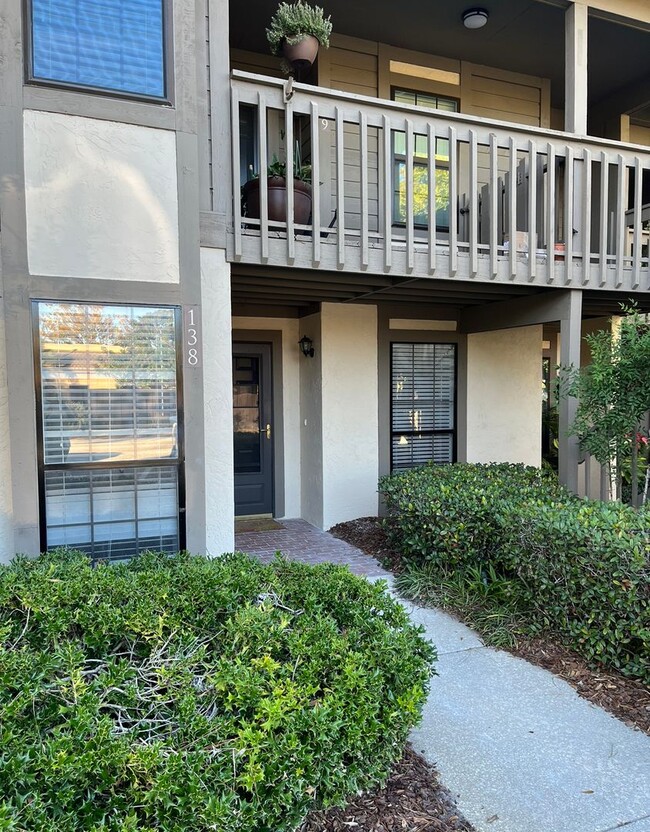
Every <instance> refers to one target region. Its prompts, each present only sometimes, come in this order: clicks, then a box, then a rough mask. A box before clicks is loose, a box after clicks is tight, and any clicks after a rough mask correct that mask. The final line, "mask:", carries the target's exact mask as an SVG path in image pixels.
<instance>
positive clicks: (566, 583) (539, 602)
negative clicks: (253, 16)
mask: <svg viewBox="0 0 650 832" xmlns="http://www.w3.org/2000/svg"><path fill="white" fill-rule="evenodd" d="M380 489H381V491H382V492H383V494H384V497H385V500H386V503H387V505H388V508H389V510H390V513H391V515H392V519H393V521H392V523H391V524H390V528H391V530H392V532H391V533H392V542H393V545H394V546H395V547H397V548H398V549H400V550H401V551H402V552H403V553H404V554H405V555H406V556H407V557H409V558H412V559H414V560H415V561H418V562H427V563H430V564H433V565H435V566H437V567H439V569H440V571H441V572H445V571H446V572H448V573H449V572H452V571H453V572H455V573H457V574H458V573H461V574H462V572H463V571H464V570H467V571H468V574H469V571H470V570H476V568H479V569H484V570H485V575H486V576H487V575H489V574H491V575H494V576H496V577H497V578H498V579H507V580H509V581H510V582H511V583H510V587H511V589H512V591H513V593H514V595H515V597H516V601H517V605H518V607H519V608H520V609H521V610H523V611H524V613H525V615H526V618H527V619H528V621H529V622H530V624H531V625H533V627H535V628H537V629H539V630H541V629H546V630H552V631H555V632H556V633H560V634H561V635H562V636H563V637H565V639H566V640H568V642H569V643H570V644H571V646H573V647H574V648H575V649H576V650H577V651H578V652H580V653H581V654H582V655H583V656H584V657H585V658H587V659H588V660H589V661H598V662H601V663H603V664H606V665H609V666H611V667H614V668H616V669H618V670H620V671H621V672H622V673H624V674H626V675H629V676H634V677H638V678H640V679H643V680H644V681H646V682H650V618H649V615H650V613H649V609H650V608H649V598H650V589H649V587H650V581H649V579H650V567H649V563H650V513H649V512H647V511H642V512H635V511H634V510H633V509H631V508H629V507H627V506H623V505H621V504H619V503H601V502H595V501H590V500H581V499H578V498H577V497H575V496H573V495H571V494H569V493H568V492H567V491H566V490H564V489H563V488H562V487H561V486H560V485H558V483H557V481H556V480H555V478H554V476H553V475H552V474H548V473H545V472H543V471H540V470H538V469H535V468H524V467H523V466H519V465H496V464H494V465H450V466H430V467H427V468H422V469H415V470H412V471H408V472H405V473H399V474H394V475H392V476H390V477H386V478H384V479H383V480H382V481H381V484H380ZM474 574H475V571H474ZM487 579H488V578H487V577H486V580H487Z"/></svg>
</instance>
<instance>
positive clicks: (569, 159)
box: [564, 147, 573, 284]
mask: <svg viewBox="0 0 650 832" xmlns="http://www.w3.org/2000/svg"><path fill="white" fill-rule="evenodd" d="M564 266H565V281H566V283H567V284H569V283H571V281H572V280H573V148H571V147H567V149H566V155H565V168H564Z"/></svg>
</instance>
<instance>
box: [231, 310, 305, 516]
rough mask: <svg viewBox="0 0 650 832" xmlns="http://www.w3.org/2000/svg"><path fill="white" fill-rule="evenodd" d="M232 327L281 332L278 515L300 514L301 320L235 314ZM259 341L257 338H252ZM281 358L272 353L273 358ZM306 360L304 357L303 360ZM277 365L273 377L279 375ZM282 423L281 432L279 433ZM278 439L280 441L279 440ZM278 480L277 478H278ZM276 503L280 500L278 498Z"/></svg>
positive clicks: (276, 396)
mask: <svg viewBox="0 0 650 832" xmlns="http://www.w3.org/2000/svg"><path fill="white" fill-rule="evenodd" d="M232 328H233V330H242V329H243V330H247V329H250V330H255V331H263V332H277V331H280V333H281V340H282V358H281V360H282V373H281V377H282V389H281V390H277V389H274V391H273V407H274V410H275V408H277V407H278V406H279V402H280V401H281V402H282V419H281V420H278V418H277V415H278V414H277V412H274V422H275V437H276V443H275V451H276V454H278V453H281V454H282V467H283V468H284V471H283V489H284V512H283V513H282V514H278V515H277V516H278V517H287V518H290V517H300V359H301V355H300V350H299V349H298V339H299V338H300V335H302V334H303V333H302V332H301V333H300V334H299V321H298V320H297V319H296V318H255V317H234V318H233V319H232ZM253 340H256V339H253ZM277 360H278V356H277V355H275V354H274V355H273V361H274V362H276V361H277ZM302 360H303V361H305V359H304V358H303V359H302ZM275 369H276V368H275V367H274V373H273V375H274V379H277V374H276V372H275ZM279 424H281V429H282V435H281V437H280V436H279V435H278V425H279ZM278 439H280V440H281V441H280V442H278ZM276 483H277V480H276ZM276 506H277V499H276Z"/></svg>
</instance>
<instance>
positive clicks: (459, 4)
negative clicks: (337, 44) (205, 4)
mask: <svg viewBox="0 0 650 832" xmlns="http://www.w3.org/2000/svg"><path fill="white" fill-rule="evenodd" d="M648 2H650V0H648ZM322 4H323V6H324V7H325V10H326V12H327V13H328V14H331V16H332V22H333V24H334V31H335V32H338V33H340V34H345V35H351V36H354V37H359V38H365V39H367V40H372V41H379V42H382V43H387V44H391V45H393V46H398V47H403V48H407V49H413V50H416V51H419V52H427V53H429V54H432V55H441V56H444V57H450V58H461V59H465V60H468V61H472V62H473V63H479V64H486V65H488V66H493V67H498V68H502V69H510V70H513V71H515V72H523V73H527V74H529V75H539V76H542V77H544V78H550V79H551V84H552V100H553V105H554V106H561V105H562V103H563V100H564V9H563V8H562V6H563V5H566V3H563V2H562V0H557V3H551V2H540V0H490V2H486V3H485V4H484V5H485V7H486V8H487V9H488V10H489V12H490V19H489V22H488V24H487V26H486V27H485V28H483V29H479V30H476V31H470V30H468V29H465V28H464V26H463V25H462V22H461V15H462V12H463V11H464V10H465V9H467V8H468V7H471V6H472V5H473V3H472V2H471V0H407V2H402V3H396V2H395V0H374V2H372V3H370V2H369V0H364V1H363V2H359V0H355V2H349V0H322ZM479 5H481V4H479ZM276 7H277V3H276V0H247V2H242V0H231V3H230V15H231V46H233V47H235V48H239V49H249V50H252V51H255V52H266V51H267V48H268V47H267V43H266V37H265V28H266V26H267V25H268V22H269V20H270V18H271V16H272V14H273V12H274V10H275V8H276ZM589 47H590V53H589V82H590V87H589V94H590V101H591V102H592V103H594V102H597V101H600V100H601V99H603V98H605V97H607V96H608V95H611V94H612V93H614V92H615V91H616V90H618V89H620V88H623V87H627V86H629V85H630V84H632V83H634V82H636V81H638V80H640V79H642V78H643V77H648V76H650V33H648V32H647V31H643V30H640V29H635V28H632V27H629V26H621V25H619V24H616V23H613V22H611V21H608V20H602V19H598V18H593V17H592V18H590V27H589ZM612 56H616V60H615V61H613V60H612Z"/></svg>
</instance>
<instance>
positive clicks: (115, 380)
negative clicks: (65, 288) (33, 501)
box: [34, 303, 183, 558]
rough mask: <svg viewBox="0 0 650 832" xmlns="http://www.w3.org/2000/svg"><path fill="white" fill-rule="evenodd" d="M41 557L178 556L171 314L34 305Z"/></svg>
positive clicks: (174, 329) (174, 343)
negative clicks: (49, 553)
mask: <svg viewBox="0 0 650 832" xmlns="http://www.w3.org/2000/svg"><path fill="white" fill-rule="evenodd" d="M34 314H35V322H36V329H37V335H38V337H37V349H38V356H37V361H36V366H37V368H38V376H39V377H38V398H39V414H40V422H39V434H40V449H39V452H40V458H41V466H40V467H41V471H40V473H41V489H42V496H43V500H42V502H43V504H44V509H45V517H44V522H43V529H44V541H43V544H44V546H45V547H46V548H48V549H51V548H56V547H58V546H69V547H72V548H75V549H80V550H82V551H84V552H88V553H89V554H91V555H92V556H93V557H96V558H121V557H126V556H129V555H133V554H136V553H138V552H140V551H143V550H146V549H154V550H156V551H167V552H173V551H178V549H179V548H181V547H182V545H183V541H182V534H181V524H180V523H179V506H180V499H179V496H180V494H179V492H180V486H179V479H180V473H181V471H180V456H181V455H180V451H179V442H178V437H179V430H178V418H179V417H178V414H179V405H178V401H179V378H178V372H177V366H178V363H177V344H178V340H179V339H178V337H177V330H178V320H177V312H176V310H174V309H170V308H155V307H128V306H96V305H84V304H67V303H35V313H34Z"/></svg>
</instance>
